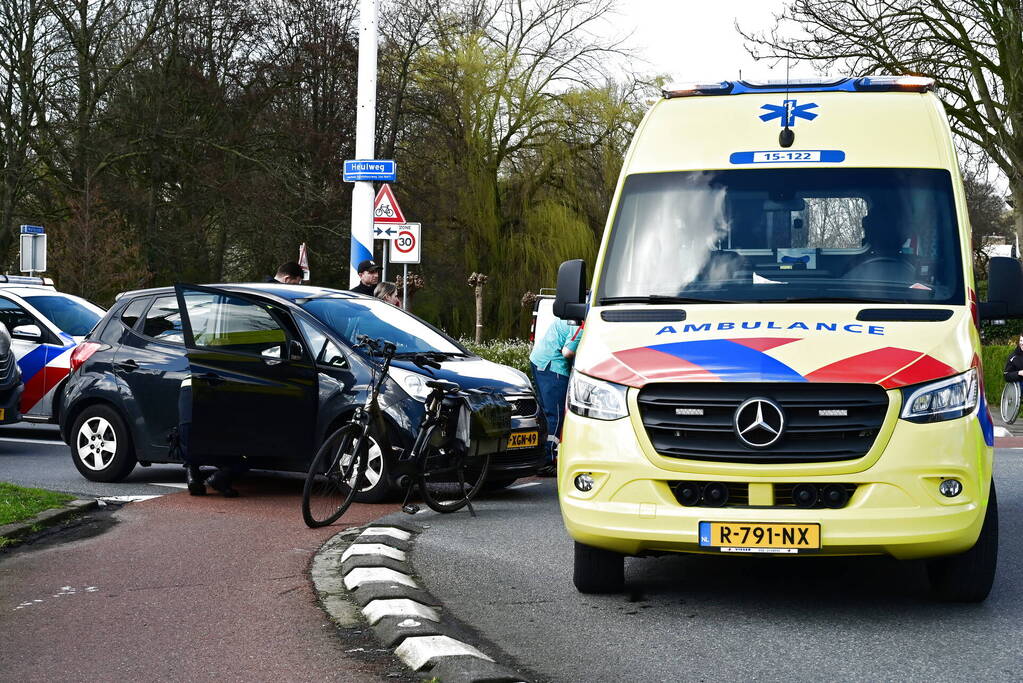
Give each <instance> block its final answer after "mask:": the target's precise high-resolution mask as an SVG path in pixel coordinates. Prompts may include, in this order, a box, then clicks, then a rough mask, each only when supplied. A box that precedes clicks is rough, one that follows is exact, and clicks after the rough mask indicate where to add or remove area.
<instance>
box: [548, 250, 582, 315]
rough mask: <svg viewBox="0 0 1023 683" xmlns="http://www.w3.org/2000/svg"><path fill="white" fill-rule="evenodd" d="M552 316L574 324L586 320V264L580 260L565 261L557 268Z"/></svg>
mask: <svg viewBox="0 0 1023 683" xmlns="http://www.w3.org/2000/svg"><path fill="white" fill-rule="evenodd" d="M554 315H555V316H557V317H559V318H561V319H562V320H571V321H575V322H582V321H583V320H584V319H585V318H586V262H585V261H583V260H582V259H573V260H571V261H565V262H564V263H562V264H561V266H560V267H559V268H558V289H557V294H556V295H555V296H554Z"/></svg>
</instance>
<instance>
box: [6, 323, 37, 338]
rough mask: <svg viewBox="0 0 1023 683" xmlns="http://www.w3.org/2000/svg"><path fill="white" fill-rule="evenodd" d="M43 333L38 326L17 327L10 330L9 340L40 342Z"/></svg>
mask: <svg viewBox="0 0 1023 683" xmlns="http://www.w3.org/2000/svg"><path fill="white" fill-rule="evenodd" d="M42 338H43V331H42V330H40V329H39V326H38V325H18V326H17V327H15V328H14V329H13V330H11V339H22V340H24V341H30V342H38V341H42Z"/></svg>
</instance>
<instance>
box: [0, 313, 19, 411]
mask: <svg viewBox="0 0 1023 683" xmlns="http://www.w3.org/2000/svg"><path fill="white" fill-rule="evenodd" d="M23 388H24V387H23V386H22V384H21V370H20V369H19V368H18V361H17V359H16V358H15V357H14V349H13V348H12V346H11V335H10V334H9V333H8V332H7V328H6V327H4V326H3V325H0V425H5V424H10V423H12V422H17V421H18V420H20V419H21V413H19V412H18V404H19V403H20V401H21V392H22V389H23Z"/></svg>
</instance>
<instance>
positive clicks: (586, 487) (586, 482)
mask: <svg viewBox="0 0 1023 683" xmlns="http://www.w3.org/2000/svg"><path fill="white" fill-rule="evenodd" d="M593 484H594V481H593V475H592V474H589V473H586V472H583V473H582V474H580V475H577V476H576V478H575V487H576V488H577V489H579V490H580V491H582V492H583V493H586V492H587V491H592V490H593Z"/></svg>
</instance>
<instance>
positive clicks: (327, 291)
mask: <svg viewBox="0 0 1023 683" xmlns="http://www.w3.org/2000/svg"><path fill="white" fill-rule="evenodd" d="M200 286H201V287H214V288H217V289H229V290H232V291H237V292H252V293H254V294H270V295H273V296H276V297H278V298H281V299H285V300H287V301H290V302H292V303H294V302H295V301H296V300H298V299H312V298H316V297H321V296H331V297H337V296H340V297H341V298H346V299H374V297H371V296H367V295H365V294H359V293H357V292H352V291H348V290H344V289H331V288H329V287H316V286H312V285H285V284H281V283H278V282H230V283H220V284H210V285H200ZM173 291H174V287H172V286H171V287H151V288H149V289H136V290H132V291H130V292H124V293H123V294H119V295H118V297H117V299H118V301H120V300H121V299H124V298H126V297H132V298H134V297H136V296H143V295H147V294H169V293H171V292H173Z"/></svg>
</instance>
